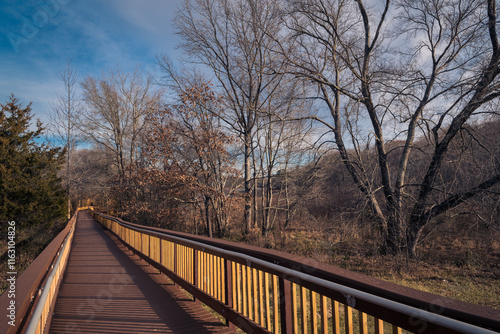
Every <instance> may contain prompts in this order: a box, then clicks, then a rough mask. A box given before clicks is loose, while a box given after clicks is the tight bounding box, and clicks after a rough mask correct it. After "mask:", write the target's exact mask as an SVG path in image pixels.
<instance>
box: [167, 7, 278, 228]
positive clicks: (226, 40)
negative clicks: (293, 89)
mask: <svg viewBox="0 0 500 334" xmlns="http://www.w3.org/2000/svg"><path fill="white" fill-rule="evenodd" d="M279 4H280V3H279V2H275V1H258V0H186V1H185V2H184V5H183V7H182V9H181V10H180V11H179V12H178V14H177V17H176V27H177V29H178V33H179V35H180V36H181V37H182V43H181V47H182V48H183V50H184V51H185V53H186V54H187V55H189V56H190V59H191V60H192V61H193V62H195V63H201V64H203V65H205V66H207V67H208V68H209V69H210V71H211V72H212V73H213V75H214V76H215V78H216V80H217V82H218V85H219V86H220V88H221V89H222V90H223V92H224V95H225V103H226V110H228V112H227V113H225V114H224V115H219V116H220V118H221V119H222V120H224V121H225V122H226V125H227V126H229V127H230V128H232V129H233V131H234V132H235V133H236V134H237V136H238V137H239V138H240V139H241V141H242V144H243V160H244V162H243V166H244V167H243V170H244V188H245V210H244V217H245V228H246V230H247V231H248V230H249V229H250V228H251V225H252V221H253V220H252V192H253V186H254V180H252V178H253V177H252V165H253V164H252V155H253V149H254V147H255V137H254V136H255V133H256V131H255V130H256V124H257V120H258V118H259V115H260V113H261V112H262V111H264V110H265V109H266V108H267V105H268V104H269V103H270V98H271V97H272V96H273V92H274V91H275V90H276V89H277V88H278V87H279V86H280V82H281V80H282V78H283V74H282V73H283V71H281V68H280V66H281V65H282V64H283V63H282V62H281V60H280V59H279V57H278V55H277V54H276V53H274V52H272V49H274V48H275V47H274V46H273V44H275V40H274V37H276V36H278V35H279V34H280V33H281V28H282V27H281V25H280V22H279V16H278V15H279V13H280V9H279ZM270 36H273V37H270Z"/></svg>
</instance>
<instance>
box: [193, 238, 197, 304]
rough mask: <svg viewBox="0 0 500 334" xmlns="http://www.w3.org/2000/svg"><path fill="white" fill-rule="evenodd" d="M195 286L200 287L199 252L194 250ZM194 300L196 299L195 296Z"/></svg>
mask: <svg viewBox="0 0 500 334" xmlns="http://www.w3.org/2000/svg"><path fill="white" fill-rule="evenodd" d="M193 285H194V286H195V287H198V251H197V250H196V249H195V248H193ZM193 300H194V301H196V298H195V297H194V296H193Z"/></svg>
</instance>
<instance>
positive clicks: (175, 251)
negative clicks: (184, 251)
mask: <svg viewBox="0 0 500 334" xmlns="http://www.w3.org/2000/svg"><path fill="white" fill-rule="evenodd" d="M173 244H174V274H176V275H178V273H177V243H175V242H174V243H173ZM174 285H175V282H174Z"/></svg>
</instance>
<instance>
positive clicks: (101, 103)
mask: <svg viewBox="0 0 500 334" xmlns="http://www.w3.org/2000/svg"><path fill="white" fill-rule="evenodd" d="M82 88H83V97H84V101H85V103H86V109H85V112H84V113H83V114H82V117H81V122H80V128H81V129H82V131H83V132H84V133H85V134H86V135H87V136H88V138H89V139H90V140H92V141H93V142H95V143H96V144H98V145H101V146H102V147H105V148H106V150H107V151H108V152H109V153H111V154H112V156H113V158H114V164H115V166H116V169H117V174H118V177H119V183H120V184H121V183H123V181H124V180H125V178H126V171H127V169H128V168H129V166H131V165H132V164H133V163H134V162H135V161H136V158H137V154H138V144H139V140H140V135H141V134H142V132H143V130H144V129H145V127H146V124H147V122H146V120H147V117H146V116H147V115H148V114H150V113H151V112H153V111H155V110H156V109H157V108H158V106H159V103H160V99H161V93H160V91H157V90H154V89H153V88H152V85H151V78H149V77H147V78H143V76H142V74H141V73H140V72H139V71H135V72H134V73H133V74H124V73H121V72H120V71H119V70H118V71H116V72H111V73H109V74H107V75H103V76H102V78H100V79H96V78H93V77H87V78H85V80H84V81H83V83H82Z"/></svg>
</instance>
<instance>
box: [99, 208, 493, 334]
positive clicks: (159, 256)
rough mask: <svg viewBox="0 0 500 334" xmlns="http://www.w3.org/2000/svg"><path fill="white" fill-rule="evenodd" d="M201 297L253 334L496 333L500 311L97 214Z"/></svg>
mask: <svg viewBox="0 0 500 334" xmlns="http://www.w3.org/2000/svg"><path fill="white" fill-rule="evenodd" d="M91 213H92V214H93V216H94V218H95V219H96V220H97V221H99V222H100V223H101V224H102V225H103V226H104V227H106V228H107V229H109V230H110V231H112V232H113V233H114V234H115V235H116V236H117V237H118V238H120V239H121V240H122V241H123V242H124V243H125V244H126V245H127V246H128V247H129V248H130V249H131V250H133V251H134V252H135V253H137V254H138V255H140V256H141V257H143V258H144V259H145V260H146V261H147V262H149V263H150V264H151V265H153V266H155V267H156V268H158V269H159V270H160V271H161V272H163V273H164V274H166V275H167V276H168V277H170V278H171V279H172V280H173V281H174V282H175V283H177V284H179V285H180V286H181V287H182V288H184V289H185V290H186V291H187V292H188V293H190V294H191V295H192V296H193V297H194V298H195V299H198V300H199V301H201V302H202V303H204V304H206V305H207V306H209V307H210V308H212V309H213V310H214V311H216V312H217V313H219V314H220V315H221V316H222V317H224V318H225V319H226V320H227V323H228V325H229V326H231V327H234V326H238V327H239V328H241V329H242V330H243V331H245V332H252V333H336V334H340V333H346V334H347V333H354V332H356V333H369V332H370V333H403V332H413V333H494V332H498V331H500V311H498V310H493V309H490V308H485V307H481V306H477V305H471V304H467V303H463V302H459V301H456V300H451V299H447V298H444V297H439V296H436V295H432V294H428V293H425V292H420V291H417V290H413V289H409V288H405V287H401V286H398V285H394V284H390V283H387V282H383V281H379V280H376V279H372V278H369V277H366V276H363V275H360V274H356V273H352V272H348V271H345V270H342V269H338V268H334V267H330V266H327V265H322V264H319V263H313V262H311V260H308V259H304V258H299V257H295V256H292V255H290V254H286V253H281V252H277V251H271V250H267V249H260V248H256V247H251V246H245V245H241V244H236V243H231V242H225V241H220V240H219V241H217V240H214V239H209V238H204V237H199V236H193V235H189V234H185V233H179V232H172V231H166V230H162V229H158V228H151V227H145V226H141V225H137V224H132V223H128V222H125V221H123V220H121V219H118V218H115V217H111V216H107V215H103V214H100V213H97V212H91Z"/></svg>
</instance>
